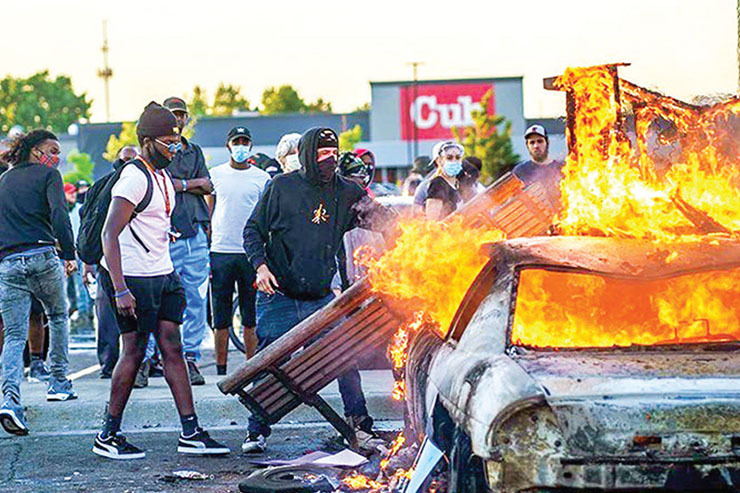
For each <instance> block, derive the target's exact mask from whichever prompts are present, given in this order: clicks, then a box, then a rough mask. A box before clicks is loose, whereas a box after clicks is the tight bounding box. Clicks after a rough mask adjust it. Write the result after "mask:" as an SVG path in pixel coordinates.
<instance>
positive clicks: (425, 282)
mask: <svg viewBox="0 0 740 493" xmlns="http://www.w3.org/2000/svg"><path fill="white" fill-rule="evenodd" d="M398 228H399V229H400V235H399V237H398V238H397V240H396V245H395V247H394V248H392V249H391V250H388V251H387V252H385V253H384V254H383V255H382V256H380V258H376V259H373V258H368V256H367V255H366V252H363V251H359V252H357V254H356V258H357V259H358V261H359V262H360V263H361V264H363V265H365V266H366V267H367V269H368V278H369V280H370V285H371V286H372V288H373V290H374V291H376V292H381V293H383V294H386V295H388V296H391V297H394V298H396V299H398V300H402V301H405V302H407V303H406V305H407V306H408V307H410V308H411V309H412V310H423V311H425V312H426V313H427V314H428V315H429V316H430V317H432V318H433V319H434V320H435V322H437V324H438V327H439V329H440V332H442V333H444V332H445V331H446V330H447V329H448V328H449V325H450V322H451V321H452V318H453V316H454V315H455V311H456V310H457V306H458V305H459V304H460V301H461V300H462V298H463V296H464V295H465V292H466V291H467V289H468V287H469V286H470V283H472V282H473V280H474V279H475V276H476V275H478V273H479V272H480V270H481V268H482V267H483V265H485V263H486V261H487V260H488V257H487V255H486V254H485V252H483V251H482V250H481V246H482V245H484V244H486V243H491V242H494V241H499V240H501V239H503V238H504V234H503V233H502V232H500V231H491V230H488V229H484V228H471V227H468V226H465V225H464V224H463V220H462V218H461V217H453V218H451V219H450V220H449V221H447V222H445V223H441V222H436V221H427V220H424V219H418V218H416V219H405V220H402V221H401V222H400V223H399V224H398Z"/></svg>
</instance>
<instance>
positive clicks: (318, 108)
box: [306, 98, 331, 113]
mask: <svg viewBox="0 0 740 493" xmlns="http://www.w3.org/2000/svg"><path fill="white" fill-rule="evenodd" d="M306 111H309V112H316V113H331V103H330V102H329V101H324V99H323V98H319V99H317V100H316V101H314V102H313V103H311V104H308V105H306Z"/></svg>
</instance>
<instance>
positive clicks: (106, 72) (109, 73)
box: [98, 0, 740, 121]
mask: <svg viewBox="0 0 740 493" xmlns="http://www.w3.org/2000/svg"><path fill="white" fill-rule="evenodd" d="M738 1H740V0H738ZM101 50H102V52H103V68H102V69H98V77H100V78H101V79H103V83H104V84H105V120H106V121H110V87H109V82H110V78H111V77H113V69H112V68H110V67H109V66H108V21H107V20H104V21H103V47H102V48H101Z"/></svg>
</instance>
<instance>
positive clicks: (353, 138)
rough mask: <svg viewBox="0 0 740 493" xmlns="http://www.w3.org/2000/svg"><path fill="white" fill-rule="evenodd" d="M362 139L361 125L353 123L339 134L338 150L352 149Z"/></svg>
mask: <svg viewBox="0 0 740 493" xmlns="http://www.w3.org/2000/svg"><path fill="white" fill-rule="evenodd" d="M361 140H362V127H361V126H359V125H355V126H354V127H352V128H350V129H348V130H345V131H344V132H342V133H340V134H339V151H340V152H344V151H354V150H355V146H356V145H357V144H358V143H359V142H360V141H361Z"/></svg>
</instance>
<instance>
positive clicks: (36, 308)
mask: <svg viewBox="0 0 740 493" xmlns="http://www.w3.org/2000/svg"><path fill="white" fill-rule="evenodd" d="M43 314H44V306H43V305H42V304H41V302H40V301H39V300H38V299H37V298H36V297H35V296H34V295H31V315H43Z"/></svg>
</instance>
